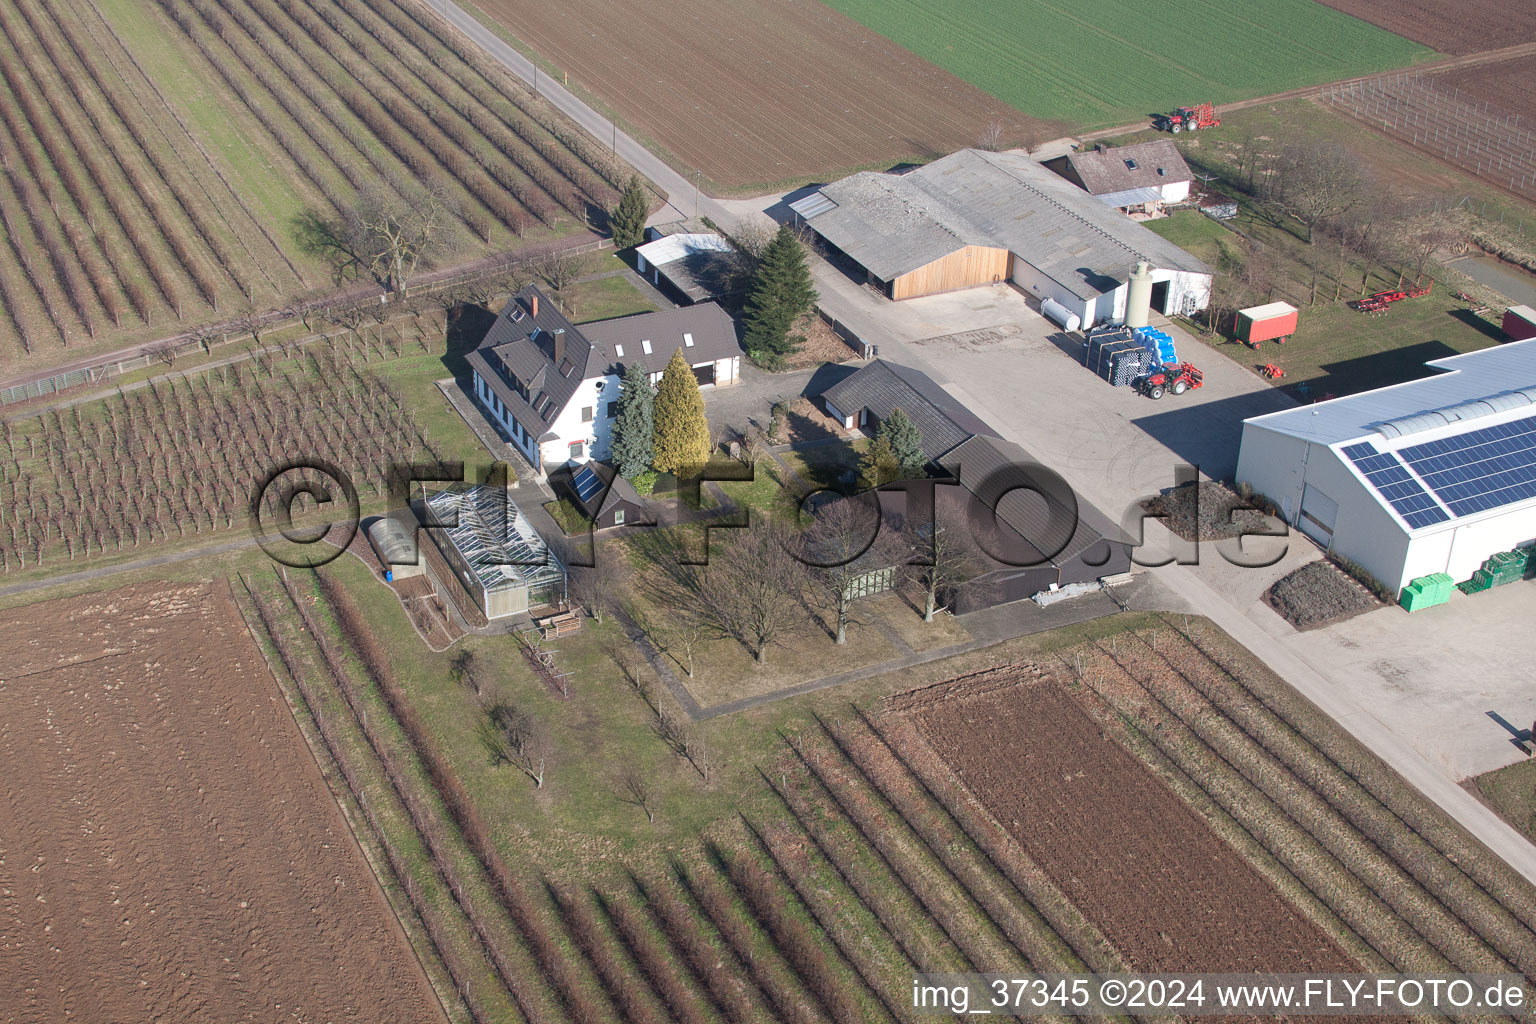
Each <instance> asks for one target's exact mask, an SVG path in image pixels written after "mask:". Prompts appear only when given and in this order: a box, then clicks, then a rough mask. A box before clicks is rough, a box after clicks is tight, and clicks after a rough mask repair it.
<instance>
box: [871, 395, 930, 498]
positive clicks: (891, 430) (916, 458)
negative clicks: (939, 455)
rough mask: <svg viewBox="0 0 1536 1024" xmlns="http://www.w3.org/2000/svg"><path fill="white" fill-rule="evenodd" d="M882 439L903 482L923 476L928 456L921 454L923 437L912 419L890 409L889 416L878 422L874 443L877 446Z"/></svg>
mask: <svg viewBox="0 0 1536 1024" xmlns="http://www.w3.org/2000/svg"><path fill="white" fill-rule="evenodd" d="M882 439H883V440H884V441H885V443H886V445H887V446H888V447H889V449H890V452H891V457H892V458H893V459H894V460H895V462H896V465H897V468H898V469H899V470H900V472H901V478H902V479H903V480H914V479H916V478H918V477H920V476H922V475H923V468H924V467H925V466H927V465H928V456H926V455H924V454H923V435H922V433H921V432H920V431H919V430H918V429H917V424H916V423H913V422H912V417H910V416H908V415H907V414H906V413H905V412H904V411H902V410H901V409H900V408H899V407H898V408H895V409H892V410H891V414H890V415H889V416H887V417H886V418H885V419H883V420H881V421H880V429H878V430H877V431H875V442H876V443H877V444H878V443H879V442H880V441H881V440H882Z"/></svg>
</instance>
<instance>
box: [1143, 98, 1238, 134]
mask: <svg viewBox="0 0 1536 1024" xmlns="http://www.w3.org/2000/svg"><path fill="white" fill-rule="evenodd" d="M1220 124H1221V118H1219V117H1217V116H1216V110H1215V108H1213V107H1212V106H1211V105H1210V104H1209V103H1200V104H1197V105H1196V106H1193V107H1179V108H1178V109H1177V110H1172V111H1170V112H1168V113H1166V114H1158V115H1157V116H1156V117H1154V118H1153V119H1152V127H1154V128H1156V129H1157V130H1158V131H1160V132H1172V133H1173V134H1175V135H1177V134H1179V133H1180V132H1193V131H1199V130H1200V129H1201V128H1215V127H1217V126H1219V125H1220Z"/></svg>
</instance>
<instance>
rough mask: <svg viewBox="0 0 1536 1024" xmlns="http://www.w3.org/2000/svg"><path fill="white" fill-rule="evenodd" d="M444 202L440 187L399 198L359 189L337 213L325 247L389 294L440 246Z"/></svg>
mask: <svg viewBox="0 0 1536 1024" xmlns="http://www.w3.org/2000/svg"><path fill="white" fill-rule="evenodd" d="M447 219H448V218H447V203H446V199H445V194H444V192H443V191H442V189H440V188H424V189H421V190H420V192H419V194H417V195H414V196H411V197H410V198H409V199H404V198H401V197H398V196H396V195H395V194H394V193H392V192H387V191H385V190H383V189H364V190H363V191H361V192H359V193H358V195H357V199H356V201H355V202H354V203H353V204H352V205H351V206H349V207H348V208H347V209H345V210H343V211H342V215H341V220H340V222H339V223H338V224H337V225H335V227H334V228H333V229H332V235H333V238H331V239H328V240H327V242H326V243H325V244H326V246H327V247H328V248H330V249H332V250H333V251H335V252H337V253H339V254H341V255H342V256H344V258H346V259H347V260H350V261H351V262H352V263H354V264H355V265H356V267H357V268H358V269H359V270H360V271H361V272H363V273H366V274H368V275H369V276H371V277H372V278H373V279H374V280H376V281H378V282H379V283H380V284H381V285H383V286H384V287H385V288H387V289H389V290H390V291H392V292H399V291H403V290H404V289H405V285H406V281H407V279H409V278H410V276H411V275H412V274H414V273H415V272H416V268H417V267H418V266H420V265H421V264H423V263H429V262H431V260H432V258H433V257H434V256H435V255H436V254H437V252H438V250H439V249H440V248H441V246H442V238H441V236H442V233H443V228H444V225H445V223H446V222H447Z"/></svg>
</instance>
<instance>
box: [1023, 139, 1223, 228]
mask: <svg viewBox="0 0 1536 1024" xmlns="http://www.w3.org/2000/svg"><path fill="white" fill-rule="evenodd" d="M1045 166H1047V167H1049V168H1050V169H1051V170H1053V171H1055V172H1056V173H1057V174H1060V175H1061V176H1062V177H1063V178H1066V179H1067V180H1068V181H1070V182H1072V184H1074V185H1076V186H1078V187H1079V188H1081V189H1082V190H1083V191H1084V192H1087V193H1088V194H1089V195H1091V196H1093V197H1094V198H1095V199H1097V200H1098V201H1099V202H1101V203H1103V204H1104V205H1105V206H1113V207H1115V208H1116V209H1119V210H1124V211H1127V212H1131V211H1132V210H1135V211H1138V212H1142V213H1153V212H1154V211H1156V210H1158V209H1160V208H1161V207H1162V206H1163V205H1164V204H1167V203H1182V202H1183V201H1184V200H1186V199H1188V198H1189V186H1190V183H1191V182H1193V181H1194V180H1195V176H1194V175H1193V174H1192V173H1190V170H1189V165H1188V164H1186V163H1185V162H1184V156H1183V154H1181V153H1180V152H1179V147H1177V146H1175V145H1174V144H1173V142H1172V140H1170V139H1157V140H1155V141H1152V142H1141V143H1137V144H1136V145H1134V146H1113V147H1111V146H1103V145H1100V146H1095V147H1094V148H1093V149H1086V150H1082V151H1081V152H1077V153H1072V154H1070V155H1068V156H1063V157H1057V158H1056V159H1055V160H1049V161H1047V162H1046V164H1045Z"/></svg>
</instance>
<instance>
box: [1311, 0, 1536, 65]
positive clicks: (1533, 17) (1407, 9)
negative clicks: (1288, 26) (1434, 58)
mask: <svg viewBox="0 0 1536 1024" xmlns="http://www.w3.org/2000/svg"><path fill="white" fill-rule="evenodd" d="M1322 2H1323V3H1325V4H1327V5H1328V6H1329V7H1332V8H1333V9H1334V10H1336V11H1343V12H1344V13H1345V14H1349V15H1352V16H1354V17H1356V18H1359V19H1360V20H1361V21H1368V22H1370V23H1371V24H1372V25H1376V26H1379V27H1380V28H1384V29H1386V30H1387V31H1388V32H1395V33H1397V34H1398V35H1400V36H1402V37H1403V38H1405V39H1412V40H1413V41H1414V42H1416V43H1421V44H1423V45H1424V46H1432V47H1434V48H1435V49H1437V50H1439V51H1440V52H1441V53H1450V54H1456V55H1458V56H1459V55H1461V54H1464V53H1478V52H1480V51H1482V50H1496V49H1498V48H1499V47H1501V46H1514V45H1515V44H1516V43H1529V42H1532V41H1533V40H1536V4H1530V3H1524V2H1515V3H1511V2H1510V0H1460V2H1458V3H1446V2H1445V0H1322Z"/></svg>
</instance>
